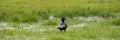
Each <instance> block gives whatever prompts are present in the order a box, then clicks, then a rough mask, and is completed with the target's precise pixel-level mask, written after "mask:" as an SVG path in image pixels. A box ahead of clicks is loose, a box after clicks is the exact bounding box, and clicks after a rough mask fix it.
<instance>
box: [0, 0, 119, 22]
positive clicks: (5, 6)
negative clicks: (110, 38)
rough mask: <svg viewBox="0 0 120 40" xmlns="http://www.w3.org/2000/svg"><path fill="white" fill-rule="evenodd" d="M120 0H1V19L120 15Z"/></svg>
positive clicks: (28, 19)
mask: <svg viewBox="0 0 120 40" xmlns="http://www.w3.org/2000/svg"><path fill="white" fill-rule="evenodd" d="M119 2H120V1H119V0H106V1H105V0H1V2H0V18H1V19H0V20H1V21H7V22H23V23H24V22H25V23H31V22H38V20H39V19H48V18H49V17H50V16H51V15H52V16H55V17H59V18H60V17H68V18H72V17H75V16H84V17H89V16H100V17H116V16H120V15H117V14H120V13H119V12H120V5H119ZM33 19H34V20H33Z"/></svg>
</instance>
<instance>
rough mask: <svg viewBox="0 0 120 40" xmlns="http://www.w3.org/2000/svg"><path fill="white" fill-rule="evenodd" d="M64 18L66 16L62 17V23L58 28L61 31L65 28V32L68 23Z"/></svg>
mask: <svg viewBox="0 0 120 40" xmlns="http://www.w3.org/2000/svg"><path fill="white" fill-rule="evenodd" d="M64 20H65V18H62V20H61V21H62V23H61V24H60V25H59V27H58V29H59V30H60V31H62V30H64V32H65V30H66V29H67V24H66V23H65V22H64Z"/></svg>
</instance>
